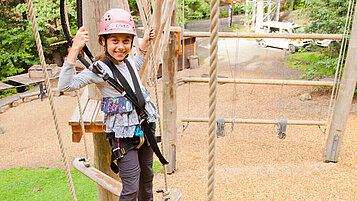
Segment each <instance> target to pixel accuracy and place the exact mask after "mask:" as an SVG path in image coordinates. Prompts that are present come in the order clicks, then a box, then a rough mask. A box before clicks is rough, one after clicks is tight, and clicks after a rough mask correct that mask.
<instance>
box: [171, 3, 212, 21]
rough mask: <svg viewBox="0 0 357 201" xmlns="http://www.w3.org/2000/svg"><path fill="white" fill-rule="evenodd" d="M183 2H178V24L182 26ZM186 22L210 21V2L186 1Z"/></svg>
mask: <svg viewBox="0 0 357 201" xmlns="http://www.w3.org/2000/svg"><path fill="white" fill-rule="evenodd" d="M182 6H183V5H182V0H178V2H177V22H178V24H179V25H180V26H181V25H182V22H183V19H182ZM184 10H185V22H188V21H194V20H200V19H209V17H210V1H209V0H185V7H184Z"/></svg>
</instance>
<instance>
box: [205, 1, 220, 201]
mask: <svg viewBox="0 0 357 201" xmlns="http://www.w3.org/2000/svg"><path fill="white" fill-rule="evenodd" d="M218 3H219V2H218V1H217V0H211V3H210V8H211V16H210V18H211V26H210V33H211V34H210V71H209V75H210V80H209V140H208V155H209V158H208V182H207V187H208V188H207V200H210V201H211V200H214V183H215V182H214V175H215V155H216V136H215V133H216V132H215V131H216V95H217V92H216V89H217V60H218V54H217V53H218V29H219V26H218V15H219V12H218V10H219V8H218V5H219V4H218Z"/></svg>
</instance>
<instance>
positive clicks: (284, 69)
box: [276, 48, 288, 161]
mask: <svg viewBox="0 0 357 201" xmlns="http://www.w3.org/2000/svg"><path fill="white" fill-rule="evenodd" d="M287 62H288V56H287V49H285V48H284V68H283V78H285V76H286V72H285V71H286V63H287ZM283 92H284V84H282V85H281V89H280V98H279V106H278V120H279V119H281V107H282V105H283ZM280 144H281V140H280V141H279V144H278V155H277V158H276V160H277V161H279V156H280Z"/></svg>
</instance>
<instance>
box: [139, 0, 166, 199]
mask: <svg viewBox="0 0 357 201" xmlns="http://www.w3.org/2000/svg"><path fill="white" fill-rule="evenodd" d="M140 1H141V0H138V1H137V2H140ZM139 4H141V5H143V6H144V11H145V16H146V20H147V24H146V23H143V25H144V28H145V29H147V28H148V25H150V26H152V15H151V12H150V9H149V8H150V7H149V6H150V2H149V1H146V2H144V3H142V2H140V3H139ZM140 9H142V8H140ZM149 48H150V49H149V52H150V58H151V61H152V65H153V68H152V71H153V76H154V78H153V79H154V88H155V100H156V106H157V108H158V110H157V113H158V114H159V116H160V100H159V93H158V91H159V90H158V86H157V84H158V80H157V62H156V60H155V57H154V48H153V41H152V40H151V41H150V44H149ZM161 121H162V118H161V116H160V119H159V121H158V127H159V133H160V134H159V135H160V136H162V133H163V130H162V129H163V128H162V126H161ZM163 144H164V143H163V140H162V141H161V151H162V154H163V155H165V150H164V145H163ZM163 170H164V183H165V191H164V195H165V194H166V193H168V190H169V189H168V182H167V168H166V166H165V165H163Z"/></svg>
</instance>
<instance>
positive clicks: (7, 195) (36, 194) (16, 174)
mask: <svg viewBox="0 0 357 201" xmlns="http://www.w3.org/2000/svg"><path fill="white" fill-rule="evenodd" d="M160 168H161V165H160V163H159V162H157V161H154V172H157V171H159V170H160ZM71 175H72V180H73V185H74V188H75V192H76V197H77V199H78V200H87V201H90V200H98V196H97V185H96V183H94V182H93V181H92V180H90V179H89V178H87V177H86V176H84V175H83V174H82V173H80V172H78V171H77V170H71ZM0 186H1V188H0V200H1V201H16V200H19V201H20V200H21V201H23V200H26V201H27V200H31V201H32V200H41V201H42V200H46V201H48V200H51V201H57V200H58V201H65V200H68V201H70V200H72V197H71V193H70V189H69V185H68V182H67V178H66V173H65V171H63V170H61V169H59V168H58V167H56V168H46V167H40V168H24V167H21V168H12V169H9V170H2V171H0Z"/></svg>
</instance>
